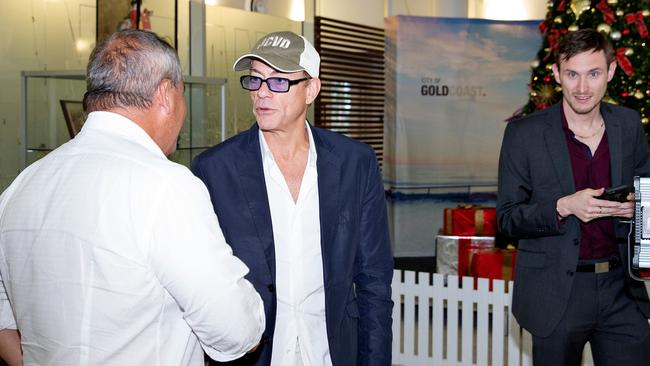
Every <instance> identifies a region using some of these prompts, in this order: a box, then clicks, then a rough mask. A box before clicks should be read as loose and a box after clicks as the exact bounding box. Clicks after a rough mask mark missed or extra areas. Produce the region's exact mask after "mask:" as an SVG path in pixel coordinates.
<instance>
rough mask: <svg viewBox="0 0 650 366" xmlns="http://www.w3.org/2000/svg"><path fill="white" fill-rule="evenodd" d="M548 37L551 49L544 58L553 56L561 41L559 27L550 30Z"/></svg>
mask: <svg viewBox="0 0 650 366" xmlns="http://www.w3.org/2000/svg"><path fill="white" fill-rule="evenodd" d="M547 38H548V45H549V48H550V50H549V52H548V54H547V55H546V57H544V60H547V59H548V58H549V57H551V55H552V54H553V51H555V49H556V48H557V46H558V43H559V42H560V32H559V31H558V30H557V29H551V31H550V32H548V37H547Z"/></svg>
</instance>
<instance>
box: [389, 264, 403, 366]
mask: <svg viewBox="0 0 650 366" xmlns="http://www.w3.org/2000/svg"><path fill="white" fill-rule="evenodd" d="M391 287H392V294H391V298H392V300H393V364H398V365H399V364H401V361H402V352H401V349H400V345H401V343H402V333H401V331H400V330H401V329H402V312H401V309H402V293H403V292H404V288H403V286H402V272H401V271H393V282H392V286H391Z"/></svg>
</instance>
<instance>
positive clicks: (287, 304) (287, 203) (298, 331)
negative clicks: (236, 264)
mask: <svg viewBox="0 0 650 366" xmlns="http://www.w3.org/2000/svg"><path fill="white" fill-rule="evenodd" d="M305 128H306V129H307V132H308V134H309V157H308V160H307V166H306V168H305V172H304V174H303V178H302V183H301V185H300V192H299V195H298V199H297V201H296V202H294V200H293V197H292V196H291V192H290V191H289V187H288V185H287V183H286V180H285V179H284V176H283V175H282V172H281V171H280V168H279V167H278V165H277V164H276V162H275V160H274V158H273V154H272V153H271V151H270V150H269V148H268V145H267V143H266V140H265V139H264V134H263V133H262V132H261V131H260V132H259V134H260V145H261V151H262V162H263V166H264V179H265V181H266V191H267V193H268V197H269V207H270V210H271V221H272V225H273V240H274V243H275V273H276V274H275V280H276V291H277V300H278V302H277V305H278V306H277V315H276V321H275V330H274V333H273V352H272V358H271V365H274V366H276V365H277V366H292V365H293V366H300V365H305V366H307V365H313V366H320V365H331V364H332V360H331V358H330V352H329V344H328V342H327V328H326V323H325V288H324V285H323V259H322V254H321V242H320V240H321V237H320V215H319V211H318V210H319V201H318V172H317V169H316V158H317V156H316V148H315V147H314V139H313V136H312V134H311V130H310V129H309V127H308V125H307V123H306V122H305Z"/></svg>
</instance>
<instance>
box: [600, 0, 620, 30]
mask: <svg viewBox="0 0 650 366" xmlns="http://www.w3.org/2000/svg"><path fill="white" fill-rule="evenodd" d="M596 8H597V9H598V10H600V11H601V12H602V13H603V20H604V21H605V23H607V24H610V25H611V24H612V23H614V21H615V20H616V17H615V16H614V12H613V11H612V8H610V7H609V5H608V4H607V1H606V0H601V1H600V2H599V3H598V5H596Z"/></svg>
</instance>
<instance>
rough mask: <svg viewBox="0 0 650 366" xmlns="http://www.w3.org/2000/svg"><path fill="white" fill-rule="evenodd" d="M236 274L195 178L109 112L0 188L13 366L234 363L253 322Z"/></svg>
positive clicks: (238, 266)
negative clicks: (16, 357)
mask: <svg viewBox="0 0 650 366" xmlns="http://www.w3.org/2000/svg"><path fill="white" fill-rule="evenodd" d="M247 272H248V268H246V266H245V265H244V263H242V262H241V261H240V260H239V259H237V258H236V257H234V256H233V255H232V250H231V248H230V246H228V245H227V244H226V242H225V240H224V237H223V235H222V233H221V230H220V228H219V223H218V221H217V217H216V215H215V213H214V211H213V209H212V205H211V204H210V197H209V194H208V191H207V189H206V188H205V186H204V185H203V183H202V182H201V181H200V180H198V179H197V178H196V177H194V175H192V173H191V172H190V171H189V170H188V169H187V168H186V167H183V166H181V165H179V164H176V163H173V162H171V161H169V160H167V158H166V157H165V156H164V154H163V152H162V151H161V150H160V148H159V147H158V145H156V143H155V142H154V141H153V140H152V139H151V138H150V137H149V135H147V133H146V132H145V131H144V130H143V129H142V128H140V127H139V126H138V125H137V124H135V123H133V122H132V121H130V120H129V119H127V118H125V117H123V116H121V115H119V114H114V113H109V112H93V113H90V115H89V116H88V120H87V121H86V123H85V125H84V127H83V129H82V130H81V132H80V133H79V134H78V135H77V136H76V137H75V138H74V139H73V140H72V141H70V142H68V143H66V144H65V145H63V146H61V147H60V148H58V149H56V150H55V151H53V152H51V153H50V154H48V155H47V156H46V157H44V158H43V159H41V160H39V161H37V162H35V163H34V164H32V165H31V166H29V167H28V168H27V169H26V170H25V171H23V173H22V174H20V176H19V177H18V178H17V179H16V180H15V181H14V183H13V184H12V185H11V186H10V187H9V188H8V189H7V190H6V191H5V192H4V193H3V194H2V195H1V196H0V273H1V274H2V278H1V280H2V284H0V315H1V317H0V321H2V323H3V324H2V326H4V327H8V328H13V327H15V326H17V327H18V329H19V330H20V332H21V336H22V339H21V341H22V349H23V352H24V361H25V364H26V365H170V366H172V365H173V366H179V365H192V366H199V365H201V366H202V365H203V350H202V346H203V349H205V351H206V352H207V353H208V354H209V355H210V356H211V357H212V358H215V359H217V360H222V361H226V360H232V359H234V358H238V357H240V356H242V355H243V354H244V353H245V352H246V351H247V350H249V349H250V348H251V347H253V346H254V345H255V344H257V342H258V341H259V339H260V337H261V334H262V332H263V330H264V325H265V324H264V322H265V320H264V319H265V317H264V308H263V304H262V301H261V298H260V297H259V295H258V294H257V292H255V290H254V289H253V286H252V285H251V284H250V283H249V282H248V281H246V280H245V279H244V278H243V276H244V275H245V274H246V273H247ZM5 289H6V293H5Z"/></svg>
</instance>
